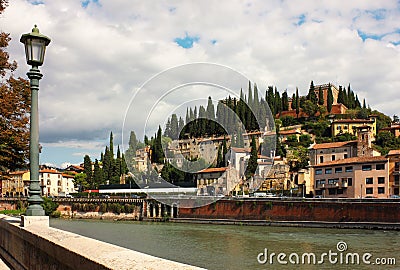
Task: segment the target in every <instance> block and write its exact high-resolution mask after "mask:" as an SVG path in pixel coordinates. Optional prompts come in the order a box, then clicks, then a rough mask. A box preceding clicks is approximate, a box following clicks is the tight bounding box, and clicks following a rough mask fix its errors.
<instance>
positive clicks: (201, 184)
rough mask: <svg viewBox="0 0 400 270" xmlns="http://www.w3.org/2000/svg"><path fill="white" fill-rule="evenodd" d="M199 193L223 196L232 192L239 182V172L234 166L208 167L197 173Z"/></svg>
mask: <svg viewBox="0 0 400 270" xmlns="http://www.w3.org/2000/svg"><path fill="white" fill-rule="evenodd" d="M195 180H196V182H197V195H201V196H222V195H224V196H225V195H228V194H230V193H231V192H232V191H233V189H234V188H235V186H236V184H237V183H239V178H238V177H237V173H236V171H235V169H234V168H232V167H223V168H207V169H204V170H201V171H199V172H197V173H196V174H195Z"/></svg>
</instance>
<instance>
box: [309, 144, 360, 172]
mask: <svg viewBox="0 0 400 270" xmlns="http://www.w3.org/2000/svg"><path fill="white" fill-rule="evenodd" d="M309 153H310V165H311V166H313V165H318V164H321V163H324V162H328V161H335V160H339V159H346V158H352V157H355V156H357V140H354V141H346V142H333V143H320V144H314V145H312V146H311V147H310V149H309Z"/></svg>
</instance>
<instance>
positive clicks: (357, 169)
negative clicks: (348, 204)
mask: <svg viewBox="0 0 400 270" xmlns="http://www.w3.org/2000/svg"><path fill="white" fill-rule="evenodd" d="M355 130H356V134H357V140H354V141H347V142H334V143H323V144H315V145H313V146H311V147H310V165H311V183H312V186H313V187H314V190H315V192H314V194H315V195H317V196H324V197H345V198H360V197H365V196H370V197H377V198H387V197H388V196H389V195H390V192H391V189H390V188H389V180H390V179H389V159H388V158H387V157H382V156H381V155H380V153H379V152H377V151H375V150H374V149H373V147H372V128H371V127H370V126H359V127H358V128H357V129H355Z"/></svg>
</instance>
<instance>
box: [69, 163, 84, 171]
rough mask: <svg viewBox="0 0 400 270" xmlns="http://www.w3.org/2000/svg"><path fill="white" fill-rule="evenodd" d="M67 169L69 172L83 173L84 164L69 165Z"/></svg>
mask: <svg viewBox="0 0 400 270" xmlns="http://www.w3.org/2000/svg"><path fill="white" fill-rule="evenodd" d="M65 171H67V172H75V173H82V172H83V171H84V169H83V166H82V167H81V166H79V165H73V164H71V165H69V166H68V167H67V168H66V169H65Z"/></svg>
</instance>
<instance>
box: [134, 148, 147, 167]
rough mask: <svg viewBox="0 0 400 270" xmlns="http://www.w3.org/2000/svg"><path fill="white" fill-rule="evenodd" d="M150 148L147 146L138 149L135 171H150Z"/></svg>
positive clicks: (135, 158)
mask: <svg viewBox="0 0 400 270" xmlns="http://www.w3.org/2000/svg"><path fill="white" fill-rule="evenodd" d="M150 151H151V150H150V147H149V146H146V147H144V148H141V149H137V150H136V153H135V157H134V158H133V159H134V162H133V164H132V165H133V166H132V167H133V169H134V170H137V171H139V172H145V171H147V170H148V164H149V163H150V155H151V152H150Z"/></svg>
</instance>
